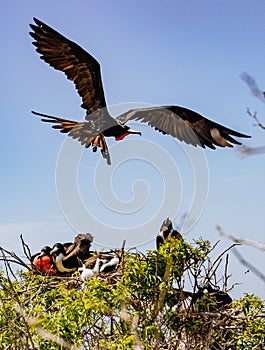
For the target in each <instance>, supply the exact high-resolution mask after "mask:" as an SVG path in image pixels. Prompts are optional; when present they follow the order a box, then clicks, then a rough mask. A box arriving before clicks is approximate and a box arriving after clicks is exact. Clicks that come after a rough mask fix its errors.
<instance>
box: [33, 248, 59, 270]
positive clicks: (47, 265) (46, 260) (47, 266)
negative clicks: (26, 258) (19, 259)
mask: <svg viewBox="0 0 265 350" xmlns="http://www.w3.org/2000/svg"><path fill="white" fill-rule="evenodd" d="M31 263H32V265H34V267H35V268H36V269H37V270H38V271H40V272H41V273H42V274H44V275H51V276H54V275H57V273H58V270H57V268H56V266H55V265H54V263H53V261H52V257H51V248H50V247H49V246H45V247H43V248H42V249H41V251H40V252H39V253H37V254H34V255H33V256H32V257H31Z"/></svg>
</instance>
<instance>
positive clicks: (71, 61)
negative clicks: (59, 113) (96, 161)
mask: <svg viewBox="0 0 265 350" xmlns="http://www.w3.org/2000/svg"><path fill="white" fill-rule="evenodd" d="M34 21H35V23H36V24H30V27H31V29H32V30H33V32H30V35H31V36H32V37H33V39H34V42H33V45H35V46H36V47H37V49H36V51H37V52H38V53H39V54H40V55H41V56H40V57H41V59H43V60H44V61H45V62H47V63H48V64H49V65H50V66H52V67H53V68H55V69H57V70H60V71H62V72H64V73H65V74H66V76H67V78H68V79H69V80H72V81H73V82H74V84H75V87H76V89H77V91H78V93H79V95H80V97H81V98H82V105H81V107H82V108H84V109H85V110H86V116H85V120H84V121H83V122H77V121H72V120H67V119H63V118H59V117H55V116H50V115H47V114H43V113H38V112H34V111H32V113H33V114H35V115H38V116H41V117H43V119H42V121H43V122H49V123H53V124H55V125H53V128H54V129H59V130H60V132H62V133H68V135H69V136H70V137H72V138H74V139H78V141H79V142H81V144H82V145H84V146H85V147H86V148H88V147H90V146H92V148H93V151H94V152H95V151H96V150H97V147H100V148H101V153H102V155H103V157H104V158H106V160H107V163H108V164H110V163H111V161H110V155H109V151H108V147H107V144H106V140H105V137H114V138H115V139H116V140H122V139H123V138H124V137H126V136H127V135H129V134H139V135H141V133H140V132H139V131H134V130H132V129H131V128H130V127H128V126H127V125H126V123H127V122H128V121H130V120H138V121H140V122H143V123H147V124H148V125H150V126H151V127H154V128H155V129H156V130H158V131H160V132H162V133H163V134H168V135H170V136H172V137H175V138H177V139H179V140H180V141H184V142H186V143H187V144H191V145H193V146H200V147H202V148H206V147H209V148H212V149H215V148H216V146H220V147H226V146H227V147H233V145H232V144H237V145H240V144H241V143H240V142H238V141H237V140H235V139H234V138H233V137H232V136H235V137H250V136H247V135H244V134H241V133H239V132H237V131H234V130H232V129H229V128H226V127H224V126H222V125H220V124H217V123H215V122H213V121H211V120H209V119H206V118H205V117H203V116H202V115H200V114H199V113H197V112H194V111H192V110H190V109H188V108H185V107H180V106H160V107H149V108H137V109H132V110H129V111H127V112H125V113H123V114H121V115H120V116H118V117H117V118H116V119H114V118H113V117H112V116H111V115H110V113H109V112H108V109H107V105H106V101H105V96H104V90H103V85H102V79H101V73H100V65H99V63H98V61H97V60H96V59H95V58H94V57H93V56H91V55H90V54H89V53H87V52H86V51H85V50H84V49H82V48H81V47H80V46H79V45H77V44H76V43H74V42H73V41H70V40H69V39H67V38H65V37H64V36H63V35H61V34H60V33H58V32H57V31H55V30H54V29H52V28H51V27H49V26H48V25H47V24H45V23H43V22H41V21H40V20H38V19H36V18H34ZM231 135H232V136H231Z"/></svg>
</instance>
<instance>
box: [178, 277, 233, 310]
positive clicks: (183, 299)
mask: <svg viewBox="0 0 265 350" xmlns="http://www.w3.org/2000/svg"><path fill="white" fill-rule="evenodd" d="M175 296H176V297H177V300H178V302H177V304H175V305H174V306H173V307H172V311H178V312H181V311H187V310H189V311H194V310H195V304H197V308H198V311H208V310H211V311H213V310H216V309H220V308H221V307H224V306H226V305H229V304H231V303H232V298H231V297H230V295H229V294H228V293H226V292H223V291H221V290H220V289H219V288H218V287H215V288H213V287H212V286H211V285H210V284H209V283H207V284H204V285H201V286H199V287H198V290H197V292H195V293H192V292H188V291H184V290H182V289H175ZM204 296H209V297H210V298H211V299H212V300H213V303H212V304H209V303H207V302H206V303H204V302H203V303H200V300H202V298H203V297H204ZM197 308H196V309H197Z"/></svg>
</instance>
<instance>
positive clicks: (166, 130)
mask: <svg viewBox="0 0 265 350" xmlns="http://www.w3.org/2000/svg"><path fill="white" fill-rule="evenodd" d="M117 119H118V120H119V121H120V122H121V123H122V124H125V123H126V122H128V121H130V120H139V121H140V122H142V123H147V124H148V125H150V126H151V127H154V128H155V129H156V130H158V131H160V132H162V133H163V134H168V135H171V136H172V137H175V138H177V139H179V140H180V141H184V142H186V143H187V144H191V145H193V146H200V147H202V148H206V147H209V148H212V149H215V148H216V147H215V146H220V147H226V146H227V147H233V145H232V144H237V145H240V144H241V143H240V142H238V141H237V140H235V139H234V138H233V137H231V135H232V136H235V137H250V136H248V135H244V134H241V133H239V132H237V131H234V130H232V129H228V128H226V127H225V126H222V125H220V124H218V123H215V122H213V121H211V120H209V119H206V118H205V117H203V116H202V115H200V114H199V113H197V112H194V111H192V110H190V109H187V108H185V107H180V106H165V107H149V108H138V109H133V110H130V111H128V112H125V113H123V114H122V115H120V116H119V117H118V118H117Z"/></svg>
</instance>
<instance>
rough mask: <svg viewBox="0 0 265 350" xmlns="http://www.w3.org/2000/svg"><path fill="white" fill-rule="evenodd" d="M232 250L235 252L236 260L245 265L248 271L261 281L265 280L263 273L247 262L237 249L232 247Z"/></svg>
mask: <svg viewBox="0 0 265 350" xmlns="http://www.w3.org/2000/svg"><path fill="white" fill-rule="evenodd" d="M232 252H233V253H234V254H235V256H236V258H237V259H238V261H239V262H240V263H241V264H242V265H244V266H246V267H247V268H248V269H249V270H250V271H252V272H253V273H254V274H255V275H256V276H257V277H258V278H259V279H261V280H262V281H263V282H265V275H264V274H263V273H262V272H260V271H259V270H258V269H257V268H256V267H255V266H253V265H252V264H251V263H250V262H248V261H247V260H246V259H245V258H243V256H242V255H241V254H240V253H239V252H238V250H237V249H235V248H234V249H233V250H232Z"/></svg>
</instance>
